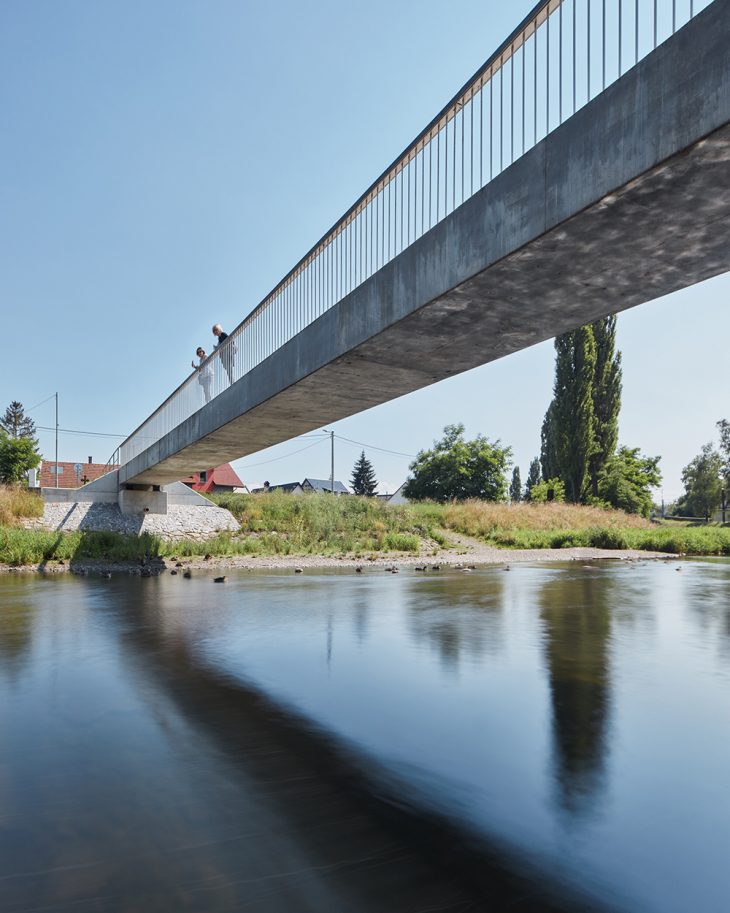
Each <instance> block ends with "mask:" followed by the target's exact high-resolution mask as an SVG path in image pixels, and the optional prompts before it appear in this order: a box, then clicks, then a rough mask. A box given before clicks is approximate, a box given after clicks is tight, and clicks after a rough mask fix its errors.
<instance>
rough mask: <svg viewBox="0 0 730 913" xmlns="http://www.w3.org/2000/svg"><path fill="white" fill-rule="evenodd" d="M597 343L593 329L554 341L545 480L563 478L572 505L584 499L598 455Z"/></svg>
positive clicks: (544, 435) (544, 436) (545, 427)
mask: <svg viewBox="0 0 730 913" xmlns="http://www.w3.org/2000/svg"><path fill="white" fill-rule="evenodd" d="M595 372H596V341H595V338H594V335H593V329H592V328H591V326H590V325H589V326H584V327H579V328H578V329H577V330H573V331H572V332H570V333H563V335H562V336H557V337H556V339H555V384H554V387H553V400H552V402H551V404H550V406H549V408H548V411H547V414H546V416H545V421H544V423H543V433H542V464H543V465H542V474H543V478H545V479H548V478H552V477H559V478H560V479H562V481H563V482H564V483H565V494H566V497H567V499H568V500H569V501H573V502H577V501H580V499H581V497H582V496H583V492H584V490H585V487H586V481H587V479H588V476H589V468H590V460H591V457H592V456H593V454H594V452H595V447H596V443H595V426H594V421H595V414H594V408H593V381H594V377H595Z"/></svg>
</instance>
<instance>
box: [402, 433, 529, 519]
mask: <svg viewBox="0 0 730 913" xmlns="http://www.w3.org/2000/svg"><path fill="white" fill-rule="evenodd" d="M511 457H512V450H511V448H509V447H503V446H502V445H501V444H500V442H499V441H489V440H488V439H487V438H486V437H484V436H483V435H481V434H478V435H477V436H476V437H475V438H474V439H473V440H471V441H467V440H466V439H465V437H464V426H463V425H462V424H457V425H447V426H446V427H445V428H444V436H443V437H442V438H441V440H440V441H434V444H433V448H432V449H431V450H420V451H419V452H418V456H417V457H416V459H415V460H414V461H413V462H412V463H411V465H410V467H409V468H410V471H411V477H410V478H409V479H408V481H407V482H406V485H405V489H404V492H405V495H406V497H407V498H413V499H416V500H423V499H425V498H428V499H431V500H433V501H441V502H445V501H453V500H456V501H461V500H464V499H465V498H485V499H486V500H488V501H505V500H506V498H507V467H508V465H509V463H510V460H511Z"/></svg>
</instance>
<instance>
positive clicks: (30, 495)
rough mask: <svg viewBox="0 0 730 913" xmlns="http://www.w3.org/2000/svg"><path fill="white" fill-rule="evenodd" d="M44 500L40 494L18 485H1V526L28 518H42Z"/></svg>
mask: <svg viewBox="0 0 730 913" xmlns="http://www.w3.org/2000/svg"><path fill="white" fill-rule="evenodd" d="M42 516H43V500H42V498H41V496H40V495H39V494H36V493H35V492H31V491H28V489H27V488H20V487H19V486H17V485H0V524H2V525H3V526H9V525H11V524H15V523H17V522H18V520H20V519H22V518H26V517H42Z"/></svg>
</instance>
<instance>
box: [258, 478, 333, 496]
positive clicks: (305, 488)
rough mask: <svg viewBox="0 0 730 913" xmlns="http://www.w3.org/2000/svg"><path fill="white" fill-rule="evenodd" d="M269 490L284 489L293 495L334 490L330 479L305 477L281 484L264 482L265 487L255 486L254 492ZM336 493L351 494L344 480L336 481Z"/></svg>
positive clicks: (261, 492)
mask: <svg viewBox="0 0 730 913" xmlns="http://www.w3.org/2000/svg"><path fill="white" fill-rule="evenodd" d="M267 491H284V492H286V493H287V494H291V495H301V494H307V493H309V494H311V493H312V492H325V493H326V494H330V493H331V492H332V483H331V482H330V480H329V479H305V480H304V481H303V482H284V483H283V484H281V485H269V483H268V482H264V485H263V488H254V490H253V494H263V493H265V492H267ZM335 494H336V495H349V494H350V492H349V490H348V489H347V488H346V487H345V486H344V485H343V484H342V482H339V481H337V482H335Z"/></svg>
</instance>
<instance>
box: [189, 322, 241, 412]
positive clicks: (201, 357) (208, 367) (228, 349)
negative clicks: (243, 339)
mask: <svg viewBox="0 0 730 913" xmlns="http://www.w3.org/2000/svg"><path fill="white" fill-rule="evenodd" d="M213 335H214V336H215V337H216V339H217V340H218V341H217V342H216V344H215V346H214V347H213V348H214V349H215V350H218V349H220V352H221V357H220V361H221V364H222V365H223V369H224V370H225V372H226V374H227V375H228V383H229V384H232V383H233V381H234V377H233V369H234V365H235V356H236V345H235V343H234V342H233V340H232V339H231V340H230V341H229V342H226V340H228V333H225V332H224V331H223V327H222V326H221V325H220V324H219V323H216V324H215V325H214V326H213ZM195 354H196V355H197V356H198V364H197V365H196V364H195V362H194V361H193V362H191V364H192V366H193V368H194V369H195V370H196V371H197V372H198V383H199V384H200V386H201V387H202V388H203V396H204V397H205V401H206V403H209V402H210V401H211V398H212V394H211V387H212V386H213V365H212V363H211V361H210V356H209V355H207V354H206V351H205V349H204V348H203V347H202V346H198V348H197V349H196V350H195Z"/></svg>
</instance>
